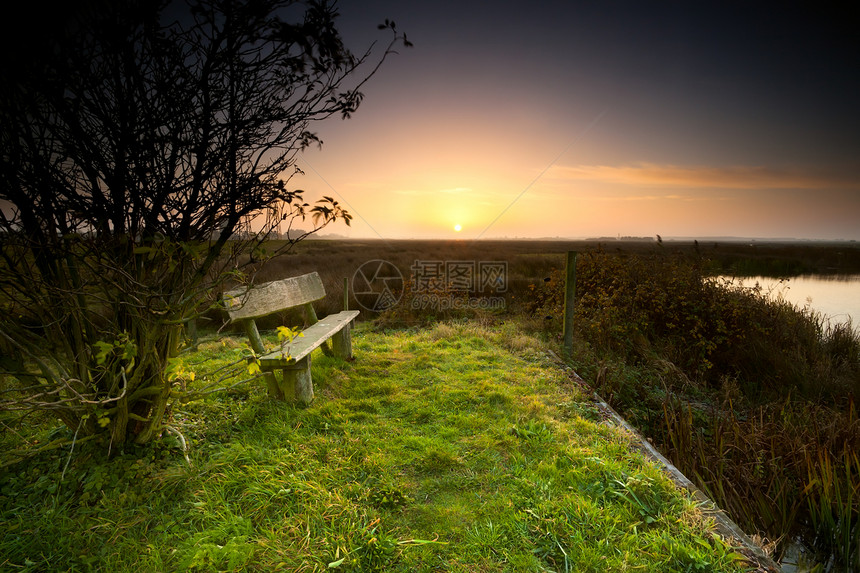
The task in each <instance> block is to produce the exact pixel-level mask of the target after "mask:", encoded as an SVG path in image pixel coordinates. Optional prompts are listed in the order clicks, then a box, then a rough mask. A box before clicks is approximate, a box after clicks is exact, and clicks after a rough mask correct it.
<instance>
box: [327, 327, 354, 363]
mask: <svg viewBox="0 0 860 573" xmlns="http://www.w3.org/2000/svg"><path fill="white" fill-rule="evenodd" d="M349 331H350V325H348V324H347V325H346V326H344V327H343V328H342V329H341V330H340V332H336V333H335V334H334V336H332V337H331V343H332V346H333V347H334V353H335V355H336V356H338V357H340V358H343V359H344V360H352V336H350V332H349Z"/></svg>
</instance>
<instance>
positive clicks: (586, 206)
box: [293, 0, 860, 240]
mask: <svg viewBox="0 0 860 573" xmlns="http://www.w3.org/2000/svg"><path fill="white" fill-rule="evenodd" d="M753 5H755V6H757V7H756V8H751V7H750V6H753ZM823 6H824V5H818V4H811V3H805V4H803V5H800V4H794V3H782V2H780V3H776V2H774V3H770V4H764V3H749V2H744V3H741V2H717V3H704V2H679V3H658V4H654V3H651V2H570V1H567V2H564V1H558V2H556V1H547V0H537V1H534V2H528V3H527V2H514V1H497V2H477V1H474V0H459V1H457V2H454V1H451V0H434V1H433V2H416V1H402V0H401V1H397V0H361V1H359V0H341V2H340V3H339V8H340V13H341V17H340V20H339V22H340V28H341V30H342V32H343V34H344V36H345V39H346V41H347V44H348V45H349V46H350V47H351V48H352V49H353V50H354V51H356V52H358V51H362V48H363V47H366V46H368V45H369V44H370V42H372V41H373V40H374V39H378V40H379V44H378V45H377V47H378V48H379V47H381V46H382V45H384V44H385V42H386V41H387V39H388V36H387V35H386V34H385V33H384V32H380V31H379V30H377V29H376V25H377V24H378V23H381V22H382V21H383V20H384V19H385V18H390V19H392V20H394V21H395V22H396V24H397V29H398V30H399V31H402V32H406V34H407V35H408V37H409V40H410V41H412V42H413V43H414V44H415V47H414V48H411V49H399V52H400V53H399V54H397V55H394V56H392V57H391V58H390V59H389V60H388V61H387V62H386V63H385V64H384V65H383V67H382V69H381V70H380V72H379V73H378V75H377V76H376V77H374V78H373V79H372V80H371V82H370V83H369V84H368V85H367V86H366V89H365V90H364V92H365V95H366V98H365V100H364V103H363V104H362V106H361V107H360V108H359V110H358V112H357V113H356V114H355V115H354V116H353V118H352V119H350V120H348V121H341V120H340V119H336V118H333V119H331V120H329V121H328V122H326V123H321V124H319V125H318V126H317V131H318V133H319V135H320V136H321V138H322V139H323V141H324V145H323V147H322V149H321V150H317V149H312V150H308V151H306V152H305V153H304V154H303V155H302V156H301V157H300V161H299V166H300V167H301V168H302V169H303V170H304V171H305V175H304V176H302V177H298V178H296V179H294V180H293V184H294V185H296V186H297V187H300V188H303V189H305V190H306V191H307V196H306V199H313V198H316V197H317V196H319V195H323V194H326V195H331V196H334V197H335V198H336V199H338V200H339V201H341V202H342V203H345V204H346V205H347V206H348V208H349V209H350V211H351V212H352V213H353V215H354V217H355V219H354V222H353V227H352V229H348V228H347V227H346V226H345V225H342V224H338V225H337V226H334V227H330V228H329V229H327V230H326V232H332V233H338V234H343V235H348V236H350V237H373V238H384V239H398V238H462V239H475V238H500V237H523V238H538V237H567V238H585V237H596V236H617V235H632V236H649V237H653V236H655V235H657V234H660V235H662V236H663V237H696V238H705V237H715V236H741V237H759V238H799V239H851V240H856V239H860V41H858V40H857V38H858V37H860V36H858V35H857V33H856V26H857V25H858V18H857V13H856V12H854V13H847V12H840V11H839V10H840V9H837V8H835V7H823ZM833 6H835V4H834V5H833ZM456 225H459V226H461V230H460V231H455V226H456Z"/></svg>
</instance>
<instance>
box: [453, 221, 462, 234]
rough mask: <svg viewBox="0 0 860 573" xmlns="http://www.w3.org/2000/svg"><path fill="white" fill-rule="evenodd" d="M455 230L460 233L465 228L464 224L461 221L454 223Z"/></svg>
mask: <svg viewBox="0 0 860 573" xmlns="http://www.w3.org/2000/svg"><path fill="white" fill-rule="evenodd" d="M454 230H455V231H457V232H458V233H459V232H460V231H462V230H463V225H461V224H460V223H457V224H456V225H454Z"/></svg>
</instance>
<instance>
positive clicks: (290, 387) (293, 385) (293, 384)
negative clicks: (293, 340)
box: [281, 355, 314, 406]
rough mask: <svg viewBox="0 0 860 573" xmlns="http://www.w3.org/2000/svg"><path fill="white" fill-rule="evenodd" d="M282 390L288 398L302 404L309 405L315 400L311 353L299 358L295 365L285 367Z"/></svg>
mask: <svg viewBox="0 0 860 573" xmlns="http://www.w3.org/2000/svg"><path fill="white" fill-rule="evenodd" d="M281 390H282V391H283V396H284V398H285V399H286V400H295V401H296V402H298V403H299V404H301V405H302V406H308V405H310V403H311V402H313V401H314V383H313V380H311V357H310V355H308V356H305V357H304V358H302V359H301V360H299V361H298V362H297V363H296V364H295V366H292V367H290V368H284V383H283V386H282V387H281Z"/></svg>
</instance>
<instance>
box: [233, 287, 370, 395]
mask: <svg viewBox="0 0 860 573" xmlns="http://www.w3.org/2000/svg"><path fill="white" fill-rule="evenodd" d="M324 297H325V289H324V288H323V284H322V280H321V279H320V276H319V274H317V273H316V272H313V273H309V274H306V275H302V276H299V277H292V278H288V279H283V280H279V281H272V282H268V283H263V284H260V285H256V286H252V287H251V288H241V289H236V290H232V291H230V292H227V293H225V294H224V305H225V307H226V310H227V314H229V315H230V322H241V323H242V324H243V326H244V327H245V332H246V334H247V335H248V339H249V341H250V344H251V348H253V349H254V352H255V353H256V354H257V360H258V361H259V365H260V369H261V370H262V371H263V372H264V373H265V379H266V386H267V388H268V391H269V395H270V396H272V397H273V398H276V399H279V400H296V401H298V402H299V403H300V404H303V405H307V404H310V403H311V402H312V401H313V399H314V386H313V381H312V380H311V353H312V352H313V351H314V350H315V349H316V348H319V347H320V346H322V347H323V350H324V351H325V352H326V353H327V354H329V353H332V351H331V350H330V349H329V348H328V344H327V341H328V340H329V339H331V341H332V346H333V348H334V351H333V354H335V355H337V356H339V357H341V358H345V359H351V358H352V339H351V336H350V325H351V323H352V322H353V321H354V320H355V317H357V316H358V314H359V311H357V310H344V311H342V312H339V313H337V314H332V315H329V316H327V317H325V318H323V319H322V320H319V319H317V315H316V312H315V311H314V307H313V302H314V301H316V300H320V299H322V298H324ZM297 307H299V308H301V309H302V310H303V311H304V314H305V320H306V321H307V323H308V324H310V326H309V327H308V328H306V329H304V330H303V331H302V335H303V336H296V337H295V338H293V340H292V341H291V342H290V343H288V344H286V345H285V346H284V347H283V348H279V349H277V350H275V351H272V352H268V353H266V350H265V348H264V346H263V340H262V338H260V332H259V330H258V329H257V323H256V322H255V319H258V318H262V317H264V316H268V315H270V314H274V313H276V312H282V311H285V310H288V309H292V308H297ZM277 371H281V372H282V376H281V381H278V379H277V377H276V374H275V373H276V372H277Z"/></svg>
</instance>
